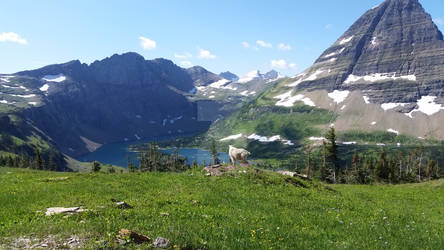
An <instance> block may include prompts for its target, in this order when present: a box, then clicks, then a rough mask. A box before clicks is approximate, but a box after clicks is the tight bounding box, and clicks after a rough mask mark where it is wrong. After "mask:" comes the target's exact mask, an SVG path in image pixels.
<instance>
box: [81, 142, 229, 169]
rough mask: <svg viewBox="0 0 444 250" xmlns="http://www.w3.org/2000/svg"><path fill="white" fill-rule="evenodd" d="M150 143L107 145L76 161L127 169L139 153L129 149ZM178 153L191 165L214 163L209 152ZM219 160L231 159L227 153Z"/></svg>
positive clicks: (197, 150) (189, 149)
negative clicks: (128, 161) (194, 162)
mask: <svg viewBox="0 0 444 250" xmlns="http://www.w3.org/2000/svg"><path fill="white" fill-rule="evenodd" d="M150 141H153V139H150V140H141V141H133V142H119V143H111V144H106V145H104V146H102V147H101V148H99V149H98V150H96V151H94V152H92V153H90V154H87V155H83V156H80V157H77V158H76V159H77V160H79V161H88V162H91V161H99V162H100V163H102V164H113V165H116V166H122V167H127V156H129V157H130V158H131V159H133V160H134V161H135V162H136V161H137V153H136V152H130V151H129V150H128V147H129V146H131V145H135V144H139V143H145V142H150ZM160 151H162V152H165V153H168V154H171V153H173V152H174V149H162V150H160ZM178 151H179V155H180V156H182V157H187V159H188V162H189V163H190V164H191V163H192V162H193V161H194V160H195V161H196V162H197V163H198V164H202V163H203V162H204V161H205V162H206V163H209V162H212V161H213V159H212V157H211V155H210V153H209V152H208V151H207V150H202V149H195V148H182V149H179V150H178ZM219 159H220V160H221V161H225V162H229V157H228V154H226V153H219Z"/></svg>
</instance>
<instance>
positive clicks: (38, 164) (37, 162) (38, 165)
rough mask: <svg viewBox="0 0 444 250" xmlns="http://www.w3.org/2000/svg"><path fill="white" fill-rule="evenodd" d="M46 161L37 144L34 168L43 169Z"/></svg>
mask: <svg viewBox="0 0 444 250" xmlns="http://www.w3.org/2000/svg"><path fill="white" fill-rule="evenodd" d="M44 166H45V161H44V160H43V158H42V154H41V152H40V149H39V148H38V147H37V146H35V147H34V162H33V168H34V169H39V170H42V169H44Z"/></svg>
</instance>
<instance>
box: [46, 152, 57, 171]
mask: <svg viewBox="0 0 444 250" xmlns="http://www.w3.org/2000/svg"><path fill="white" fill-rule="evenodd" d="M48 169H49V170H51V171H57V164H56V162H55V154H54V152H53V151H50V153H49V159H48Z"/></svg>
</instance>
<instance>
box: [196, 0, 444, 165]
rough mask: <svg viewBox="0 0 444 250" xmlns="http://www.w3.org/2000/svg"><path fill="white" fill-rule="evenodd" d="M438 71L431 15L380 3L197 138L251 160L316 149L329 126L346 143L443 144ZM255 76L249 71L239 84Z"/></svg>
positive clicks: (405, 0)
mask: <svg viewBox="0 0 444 250" xmlns="http://www.w3.org/2000/svg"><path fill="white" fill-rule="evenodd" d="M443 72H444V41H443V36H442V34H441V32H440V31H439V30H438V28H437V26H436V25H435V24H434V23H433V21H432V18H431V17H430V15H429V14H427V13H426V12H425V10H424V8H423V7H422V6H421V4H420V3H419V2H418V0H386V1H384V2H383V3H381V4H380V5H379V6H376V7H374V8H372V9H370V10H368V11H367V12H365V13H364V14H363V15H362V16H361V17H360V18H359V19H358V20H357V21H356V22H355V23H354V24H353V25H352V26H351V27H350V28H349V29H348V30H347V31H346V32H345V33H344V34H343V35H342V36H341V37H340V38H339V39H338V40H337V41H336V42H334V44H333V45H332V46H330V47H329V48H328V49H327V50H325V51H324V52H323V53H322V54H321V55H320V57H319V58H318V59H317V60H316V61H315V62H314V64H313V65H312V66H311V67H310V68H308V69H306V70H305V71H304V72H302V73H301V74H299V75H297V76H294V77H292V78H288V79H283V80H282V81H279V82H278V83H277V84H276V85H274V86H273V87H272V88H270V89H268V90H267V91H266V92H265V93H264V94H262V95H260V96H259V97H257V98H255V99H253V100H252V101H251V102H249V103H248V104H246V105H244V106H243V107H242V108H241V110H240V111H239V112H237V113H235V114H233V115H232V116H230V117H227V118H226V119H224V120H222V121H220V122H218V123H216V124H214V125H212V127H211V128H210V130H209V132H208V133H207V136H206V138H204V139H203V140H204V141H205V140H206V139H208V138H211V137H213V138H217V139H219V140H220V141H221V143H223V142H227V143H233V144H235V145H239V146H244V147H248V148H249V149H250V150H251V151H252V152H256V156H258V155H257V153H258V152H259V154H260V156H263V155H264V153H265V152H269V151H270V150H271V151H275V152H276V151H281V152H285V150H284V149H283V148H291V147H298V146H301V145H305V144H317V145H319V142H320V141H321V140H322V139H323V138H322V137H323V135H324V134H325V132H326V131H327V129H328V128H329V127H331V126H334V127H335V128H336V130H337V131H338V135H339V139H338V140H339V141H340V142H343V143H344V144H345V145H351V144H361V145H373V146H384V145H393V146H395V147H396V146H402V145H403V144H416V145H418V144H423V143H431V141H433V140H443V139H444V126H442V124H443V123H444V111H443V109H444V105H443V104H444V92H443V87H444V73H443ZM259 76H260V73H259V72H251V73H250V74H248V75H247V76H245V77H241V79H240V80H239V81H238V82H243V81H244V79H245V80H250V79H254V78H258V77H259ZM427 139H429V140H427ZM425 140H427V141H425ZM207 141H208V140H207ZM258 143H259V144H258ZM276 144H278V145H276ZM263 145H273V147H268V149H267V150H266V151H265V150H262V148H261V147H262V146H263Z"/></svg>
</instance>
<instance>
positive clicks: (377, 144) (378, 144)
mask: <svg viewBox="0 0 444 250" xmlns="http://www.w3.org/2000/svg"><path fill="white" fill-rule="evenodd" d="M376 146H385V144H384V143H376Z"/></svg>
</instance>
